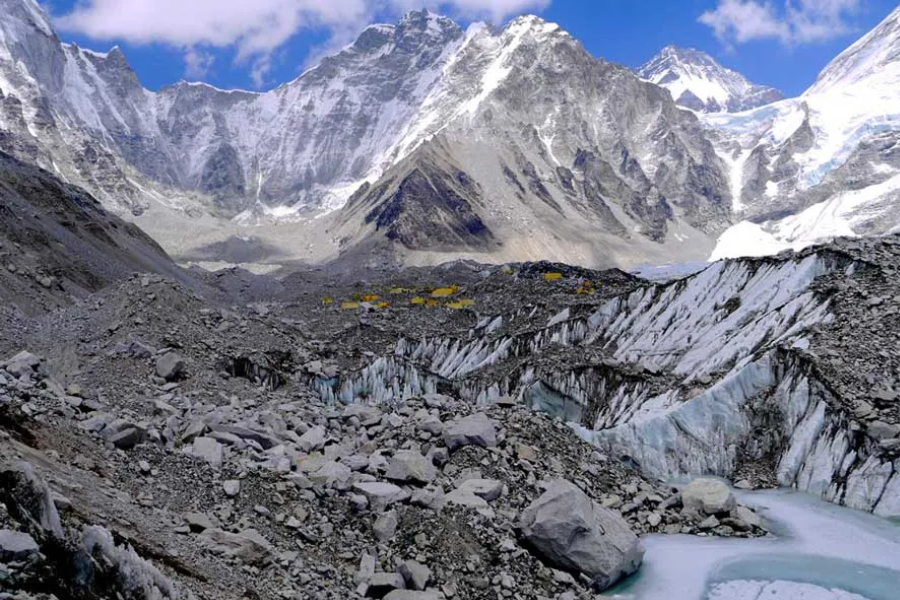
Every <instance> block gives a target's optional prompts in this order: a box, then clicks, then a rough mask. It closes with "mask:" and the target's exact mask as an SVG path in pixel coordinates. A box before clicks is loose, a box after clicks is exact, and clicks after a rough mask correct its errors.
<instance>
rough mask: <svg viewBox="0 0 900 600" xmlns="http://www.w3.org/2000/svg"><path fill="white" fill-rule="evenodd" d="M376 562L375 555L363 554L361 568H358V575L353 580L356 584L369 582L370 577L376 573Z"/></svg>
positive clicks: (360, 562) (360, 561)
mask: <svg viewBox="0 0 900 600" xmlns="http://www.w3.org/2000/svg"><path fill="white" fill-rule="evenodd" d="M375 563H376V560H375V557H374V556H372V555H371V554H363V555H362V557H361V558H360V559H359V569H357V571H356V575H354V576H353V582H354V583H356V584H360V583H365V584H368V582H369V579H371V578H372V575H374V574H375Z"/></svg>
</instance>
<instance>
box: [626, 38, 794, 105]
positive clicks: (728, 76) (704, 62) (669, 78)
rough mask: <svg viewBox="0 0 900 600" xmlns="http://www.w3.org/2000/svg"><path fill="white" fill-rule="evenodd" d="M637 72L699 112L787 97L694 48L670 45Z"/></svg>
mask: <svg viewBox="0 0 900 600" xmlns="http://www.w3.org/2000/svg"><path fill="white" fill-rule="evenodd" d="M636 72H637V74H638V76H639V77H640V78H641V79H646V80H647V81H649V82H651V83H655V84H656V85H659V86H662V87H664V88H666V89H667V90H669V92H670V93H671V94H672V98H674V99H675V102H676V103H677V104H678V105H679V106H684V107H685V108H690V109H691V110H696V111H698V112H704V113H717V112H741V111H744V110H750V109H752V108H757V107H759V106H764V105H766V104H771V103H772V102H777V101H778V100H781V99H783V98H784V94H782V93H781V92H779V91H778V90H776V89H774V88H771V87H768V86H764V85H755V84H753V83H750V82H749V81H747V79H746V78H745V77H744V76H743V75H741V74H740V73H738V72H736V71H732V70H731V69H727V68H725V67H723V66H722V65H720V64H719V63H717V62H716V61H715V60H714V59H713V58H712V57H711V56H710V55H708V54H706V53H704V52H701V51H699V50H694V49H691V48H678V47H676V46H666V47H665V48H663V49H662V50H661V51H660V53H659V54H657V55H656V56H655V57H653V59H652V60H650V61H649V62H647V63H645V64H644V65H642V66H641V67H639V68H638V69H637V70H636Z"/></svg>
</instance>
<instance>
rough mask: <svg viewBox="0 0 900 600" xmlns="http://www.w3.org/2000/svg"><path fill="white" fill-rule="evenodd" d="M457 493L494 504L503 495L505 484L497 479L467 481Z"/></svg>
mask: <svg viewBox="0 0 900 600" xmlns="http://www.w3.org/2000/svg"><path fill="white" fill-rule="evenodd" d="M455 491H457V492H461V493H469V494H474V495H475V496H478V497H479V498H481V499H483V500H486V501H488V502H493V501H494V500H496V499H497V498H499V497H500V496H501V495H503V482H502V481H497V480H496V479H467V480H466V481H464V482H463V483H462V484H461V485H460V486H459V487H458V488H457V489H456V490H455Z"/></svg>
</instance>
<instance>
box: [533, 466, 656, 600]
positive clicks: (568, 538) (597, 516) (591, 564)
mask: <svg viewBox="0 0 900 600" xmlns="http://www.w3.org/2000/svg"><path fill="white" fill-rule="evenodd" d="M546 487H547V491H546V492H545V493H544V494H542V495H541V497H540V498H538V499H537V500H536V501H534V502H533V503H532V504H531V505H529V506H528V507H527V508H526V509H525V510H524V511H523V512H522V515H521V517H520V519H519V528H520V530H521V532H522V538H523V540H524V541H525V542H526V543H527V544H528V546H529V547H530V548H531V549H533V551H535V552H536V553H537V554H539V555H540V556H542V557H543V558H544V559H545V560H547V561H548V562H550V563H551V564H553V565H554V566H556V567H558V568H560V569H564V570H567V571H572V572H577V573H582V574H584V575H585V576H587V577H588V578H589V579H590V580H591V583H592V585H593V587H594V588H595V589H596V590H598V591H603V590H605V589H606V588H608V587H609V586H611V585H612V584H613V583H615V582H616V581H618V580H619V579H620V578H622V577H624V576H626V575H630V574H631V573H634V572H635V571H636V570H637V569H638V567H639V566H640V564H641V561H642V560H643V556H644V550H643V548H642V547H641V545H640V542H639V540H638V537H637V536H636V535H635V534H634V532H633V531H631V529H630V528H629V526H628V523H626V522H625V520H624V519H622V517H621V516H619V515H618V514H616V513H614V512H612V511H611V510H609V509H605V508H602V507H600V506H597V505H595V504H594V503H593V502H592V501H591V499H590V498H588V496H587V495H585V493H584V492H582V491H581V490H580V489H579V488H578V487H577V486H576V485H574V484H573V483H571V482H569V481H565V480H556V481H551V482H549V483H548V484H547V486H546Z"/></svg>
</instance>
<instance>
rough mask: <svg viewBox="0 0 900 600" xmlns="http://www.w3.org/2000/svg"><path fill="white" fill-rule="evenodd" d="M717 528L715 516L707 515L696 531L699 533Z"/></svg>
mask: <svg viewBox="0 0 900 600" xmlns="http://www.w3.org/2000/svg"><path fill="white" fill-rule="evenodd" d="M718 526H719V520H718V519H717V518H716V516H715V515H709V516H708V517H706V518H705V519H703V520H702V521H701V522H700V524H699V525H697V529H699V530H700V531H709V530H710V529H715V528H716V527H718Z"/></svg>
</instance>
